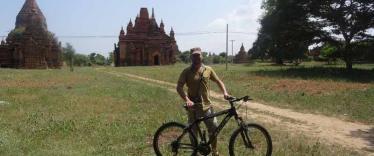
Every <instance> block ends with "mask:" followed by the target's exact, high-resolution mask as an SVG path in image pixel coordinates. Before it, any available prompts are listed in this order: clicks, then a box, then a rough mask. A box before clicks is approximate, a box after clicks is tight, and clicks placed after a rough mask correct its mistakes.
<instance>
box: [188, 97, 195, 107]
mask: <svg viewBox="0 0 374 156" xmlns="http://www.w3.org/2000/svg"><path fill="white" fill-rule="evenodd" d="M193 105H194V103H193V102H192V101H191V100H190V99H187V101H186V106H187V107H188V108H191V107H192V106H193Z"/></svg>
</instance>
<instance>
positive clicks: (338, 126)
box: [102, 71, 374, 156]
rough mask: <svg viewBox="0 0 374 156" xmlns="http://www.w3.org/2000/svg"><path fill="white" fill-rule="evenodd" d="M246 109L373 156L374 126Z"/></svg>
mask: <svg viewBox="0 0 374 156" xmlns="http://www.w3.org/2000/svg"><path fill="white" fill-rule="evenodd" d="M102 72H105V73H108V74H111V75H115V76H118V77H128V78H132V79H135V80H140V81H143V82H147V83H148V84H150V85H158V86H160V87H165V88H167V89H169V90H170V91H173V92H175V87H176V84H174V83H170V82H165V81H160V80H155V79H150V78H145V77H141V76H138V75H133V74H128V73H119V72H108V71H102ZM210 95H211V97H213V98H214V99H215V100H216V101H215V102H214V103H216V105H215V107H218V108H221V109H223V108H225V106H227V104H226V103H225V102H224V101H223V100H220V99H222V95H221V94H219V93H217V92H213V91H211V92H210ZM244 106H245V107H248V110H250V113H249V114H251V115H250V117H251V118H255V119H256V121H257V120H260V121H261V122H268V123H273V124H276V125H279V126H282V127H284V128H286V129H287V130H289V131H295V132H302V133H303V134H306V135H307V136H310V137H313V138H317V139H319V140H321V141H326V143H329V144H338V145H342V146H344V147H348V148H352V149H355V150H357V151H360V152H364V153H367V154H368V155H371V156H374V125H365V124H362V123H353V122H347V121H343V120H340V119H337V118H334V117H327V116H323V115H316V114H307V113H299V112H296V111H293V110H290V109H282V108H277V107H273V106H268V105H265V104H260V103H256V102H250V103H247V104H245V105H244Z"/></svg>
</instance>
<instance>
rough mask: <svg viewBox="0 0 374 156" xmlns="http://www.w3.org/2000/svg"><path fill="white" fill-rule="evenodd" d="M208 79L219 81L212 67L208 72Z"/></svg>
mask: <svg viewBox="0 0 374 156" xmlns="http://www.w3.org/2000/svg"><path fill="white" fill-rule="evenodd" d="M210 80H212V81H214V82H218V81H220V79H219V78H218V76H217V74H216V72H215V71H214V70H213V69H211V72H210Z"/></svg>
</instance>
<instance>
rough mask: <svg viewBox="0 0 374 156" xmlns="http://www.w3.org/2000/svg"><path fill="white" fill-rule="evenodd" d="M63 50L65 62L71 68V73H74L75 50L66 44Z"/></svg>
mask: <svg viewBox="0 0 374 156" xmlns="http://www.w3.org/2000/svg"><path fill="white" fill-rule="evenodd" d="M62 49H63V56H64V61H65V62H66V63H67V64H68V65H69V66H70V71H71V72H73V71H74V68H73V65H74V64H73V60H74V54H75V49H74V48H73V46H72V45H71V44H70V43H66V45H65V47H63V48H62Z"/></svg>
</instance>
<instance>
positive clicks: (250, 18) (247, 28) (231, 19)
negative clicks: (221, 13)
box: [207, 0, 262, 32]
mask: <svg viewBox="0 0 374 156" xmlns="http://www.w3.org/2000/svg"><path fill="white" fill-rule="evenodd" d="M261 13H262V10H261V1H260V0H249V1H248V3H246V4H244V5H241V6H239V7H238V8H236V9H234V10H233V11H231V12H230V13H229V14H228V15H226V16H225V17H220V18H217V19H215V20H214V21H212V22H211V23H209V24H208V26H207V28H208V29H209V30H213V31H220V30H221V31H222V30H225V28H226V24H229V30H230V31H235V32H237V31H240V32H241V31H243V32H257V29H258V28H259V26H260V25H259V23H258V19H259V18H260V16H261Z"/></svg>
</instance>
